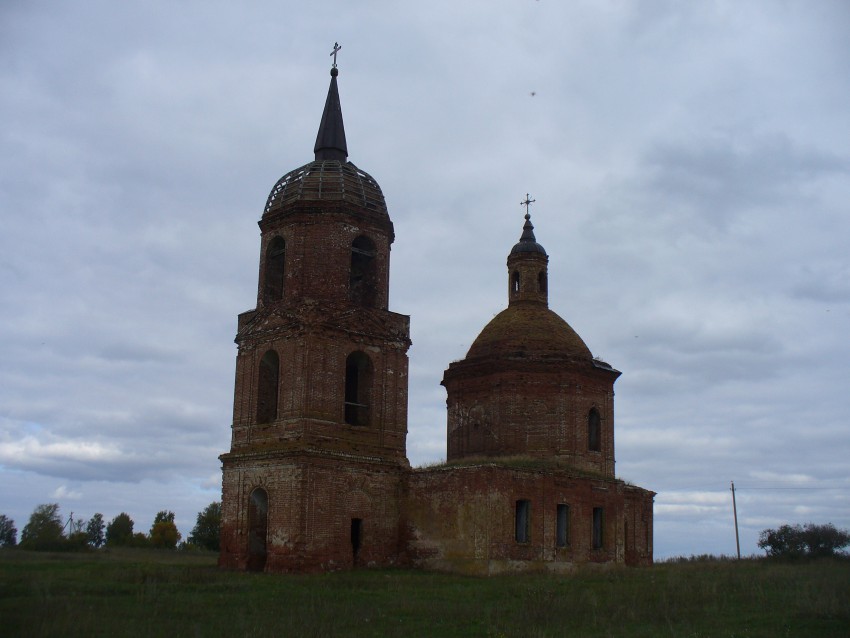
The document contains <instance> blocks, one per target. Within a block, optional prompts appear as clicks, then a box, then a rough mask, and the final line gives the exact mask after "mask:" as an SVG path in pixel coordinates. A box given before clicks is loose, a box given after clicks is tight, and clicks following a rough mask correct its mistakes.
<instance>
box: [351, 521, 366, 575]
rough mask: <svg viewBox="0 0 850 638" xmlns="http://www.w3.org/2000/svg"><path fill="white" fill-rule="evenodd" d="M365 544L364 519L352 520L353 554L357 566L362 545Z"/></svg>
mask: <svg viewBox="0 0 850 638" xmlns="http://www.w3.org/2000/svg"><path fill="white" fill-rule="evenodd" d="M362 542H363V519H362V518H352V519H351V554H352V556H353V557H354V564H355V565H356V564H357V554H358V553H359V552H360V545H361V544H362Z"/></svg>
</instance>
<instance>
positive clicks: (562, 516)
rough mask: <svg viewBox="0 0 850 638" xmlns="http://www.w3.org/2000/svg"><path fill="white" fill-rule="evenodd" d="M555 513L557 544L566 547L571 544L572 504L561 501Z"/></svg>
mask: <svg viewBox="0 0 850 638" xmlns="http://www.w3.org/2000/svg"><path fill="white" fill-rule="evenodd" d="M555 513H556V516H555V546H556V547H566V546H567V545H569V544H570V506H569V505H567V504H566V503H559V504H558V507H557V509H556V510H555Z"/></svg>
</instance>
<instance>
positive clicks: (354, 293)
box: [348, 235, 378, 306]
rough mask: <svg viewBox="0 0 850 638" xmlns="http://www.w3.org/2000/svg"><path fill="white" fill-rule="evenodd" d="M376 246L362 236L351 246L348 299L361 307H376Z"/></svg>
mask: <svg viewBox="0 0 850 638" xmlns="http://www.w3.org/2000/svg"><path fill="white" fill-rule="evenodd" d="M375 255H376V252H375V244H374V243H373V242H372V240H371V239H369V238H368V237H364V236H362V235H361V236H360V237H358V238H357V239H355V240H354V241H353V242H352V244H351V269H350V271H349V279H348V297H349V299H351V301H353V302H354V303H356V304H359V305H361V306H374V305H375V297H376V290H377V285H378V275H377V272H376V271H377V264H376V263H375Z"/></svg>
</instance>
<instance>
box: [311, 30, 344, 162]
mask: <svg viewBox="0 0 850 638" xmlns="http://www.w3.org/2000/svg"><path fill="white" fill-rule="evenodd" d="M341 48H342V47H340V46H339V45H338V44H334V52H333V53H331V55H333V56H334V65H333V68H332V69H331V86H330V88H329V89H328V99H327V100H325V110H324V112H323V113H322V123H321V124H319V134H318V135H317V136H316V146H315V147H314V148H313V152H314V153H315V154H316V161H317V162H318V161H319V160H338V161H340V162H345V161H346V160H347V159H348V146H346V144H345V127H344V126H343V124H342V107H341V106H340V104H339V90H338V89H337V86H336V76H337V75H339V70H338V69H337V68H336V52H337V51H339V49H341Z"/></svg>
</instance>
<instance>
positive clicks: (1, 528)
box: [0, 514, 18, 547]
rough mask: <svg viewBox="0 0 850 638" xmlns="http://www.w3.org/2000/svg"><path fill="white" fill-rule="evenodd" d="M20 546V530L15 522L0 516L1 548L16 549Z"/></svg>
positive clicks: (3, 515) (2, 515)
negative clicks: (16, 546) (15, 547)
mask: <svg viewBox="0 0 850 638" xmlns="http://www.w3.org/2000/svg"><path fill="white" fill-rule="evenodd" d="M17 544H18V528H17V527H15V521H13V520H12V519H11V518H9V517H8V516H6V515H5V514H0V547H14V546H15V545H17Z"/></svg>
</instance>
